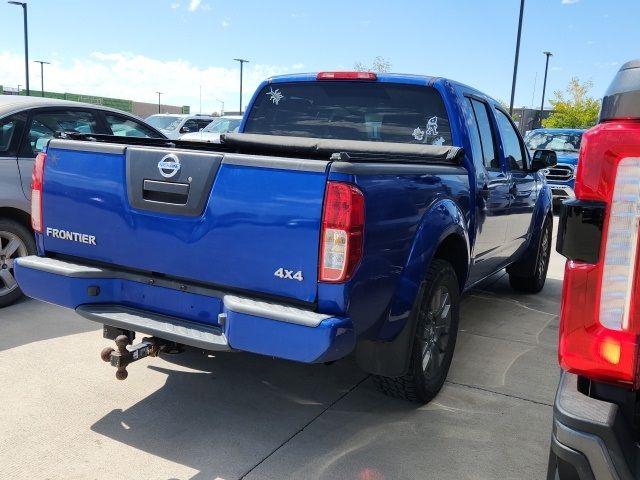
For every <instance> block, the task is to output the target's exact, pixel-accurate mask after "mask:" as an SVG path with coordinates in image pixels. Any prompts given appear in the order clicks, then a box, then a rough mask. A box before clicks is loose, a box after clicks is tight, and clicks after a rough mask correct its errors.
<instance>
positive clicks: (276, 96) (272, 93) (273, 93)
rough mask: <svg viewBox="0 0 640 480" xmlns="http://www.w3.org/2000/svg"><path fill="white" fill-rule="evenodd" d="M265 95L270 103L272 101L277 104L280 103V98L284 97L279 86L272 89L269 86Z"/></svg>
mask: <svg viewBox="0 0 640 480" xmlns="http://www.w3.org/2000/svg"><path fill="white" fill-rule="evenodd" d="M267 97H269V100H271V103H273V104H274V105H278V104H279V103H280V100H282V99H283V98H284V95H283V94H282V92H281V91H280V89H279V88H276V89H275V90H274V89H273V87H269V91H268V92H267Z"/></svg>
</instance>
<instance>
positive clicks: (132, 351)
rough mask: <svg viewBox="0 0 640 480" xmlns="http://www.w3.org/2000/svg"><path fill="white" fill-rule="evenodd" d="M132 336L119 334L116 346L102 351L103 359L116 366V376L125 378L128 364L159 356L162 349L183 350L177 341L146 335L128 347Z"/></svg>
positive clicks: (173, 351)
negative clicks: (140, 340)
mask: <svg viewBox="0 0 640 480" xmlns="http://www.w3.org/2000/svg"><path fill="white" fill-rule="evenodd" d="M131 340H132V338H131V336H127V335H118V336H117V337H116V339H115V342H116V348H112V347H105V348H103V349H102V352H100V358H102V360H103V361H105V362H108V363H111V366H112V367H115V368H116V378H117V379H118V380H124V379H125V378H127V376H128V375H129V372H127V366H128V365H129V364H131V363H133V362H137V361H138V360H140V359H142V358H145V357H157V356H158V354H159V353H160V352H161V351H167V353H178V352H180V351H182V348H181V347H182V346H181V345H178V344H176V343H175V342H168V341H166V340H162V339H159V338H155V337H146V338H143V339H142V342H140V343H138V344H136V345H133V346H131V347H128V345H129V344H130V343H131Z"/></svg>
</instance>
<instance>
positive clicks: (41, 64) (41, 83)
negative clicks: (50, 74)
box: [33, 60, 51, 97]
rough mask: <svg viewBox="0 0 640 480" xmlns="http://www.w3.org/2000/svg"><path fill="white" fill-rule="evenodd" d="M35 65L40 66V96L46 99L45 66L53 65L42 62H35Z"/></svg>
mask: <svg viewBox="0 0 640 480" xmlns="http://www.w3.org/2000/svg"><path fill="white" fill-rule="evenodd" d="M33 63H39V64H40V93H41V95H40V96H41V97H44V65H51V63H50V62H43V61H42V60H34V61H33Z"/></svg>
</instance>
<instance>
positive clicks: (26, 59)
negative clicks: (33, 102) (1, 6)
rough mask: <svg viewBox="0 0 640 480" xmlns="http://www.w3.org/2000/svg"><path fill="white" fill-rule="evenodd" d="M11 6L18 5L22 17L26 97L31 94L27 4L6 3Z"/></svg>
mask: <svg viewBox="0 0 640 480" xmlns="http://www.w3.org/2000/svg"><path fill="white" fill-rule="evenodd" d="M7 3H10V4H11V5H20V6H21V7H22V14H23V16H24V75H25V77H26V90H27V95H30V94H31V91H30V90H29V35H28V33H27V32H28V30H27V4H26V2H7Z"/></svg>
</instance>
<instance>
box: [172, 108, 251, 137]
mask: <svg viewBox="0 0 640 480" xmlns="http://www.w3.org/2000/svg"><path fill="white" fill-rule="evenodd" d="M241 121H242V116H241V115H228V116H224V117H220V118H216V119H215V120H214V121H213V122H211V123H210V124H209V125H207V126H206V127H204V128H203V129H202V130H200V131H199V132H195V133H186V134H184V135H182V136H181V137H180V140H189V141H191V142H209V143H220V135H221V134H223V133H228V132H237V131H238V128H239V127H240V122H241Z"/></svg>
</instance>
